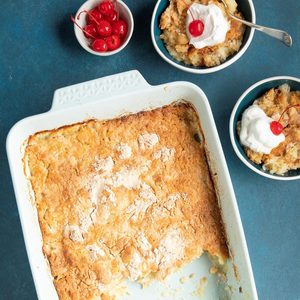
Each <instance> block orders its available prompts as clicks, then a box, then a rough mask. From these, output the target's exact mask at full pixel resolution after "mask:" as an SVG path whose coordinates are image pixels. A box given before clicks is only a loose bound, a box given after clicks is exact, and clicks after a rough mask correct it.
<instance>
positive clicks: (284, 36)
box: [219, 0, 293, 47]
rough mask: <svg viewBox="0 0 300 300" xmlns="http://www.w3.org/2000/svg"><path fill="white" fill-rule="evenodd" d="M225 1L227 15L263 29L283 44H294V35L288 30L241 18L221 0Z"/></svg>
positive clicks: (255, 27)
mask: <svg viewBox="0 0 300 300" xmlns="http://www.w3.org/2000/svg"><path fill="white" fill-rule="evenodd" d="M219 1H221V2H222V3H223V5H224V7H225V10H226V13H227V15H228V16H229V17H230V18H232V19H234V20H236V21H238V22H241V23H243V24H245V25H247V26H249V27H252V28H254V29H256V30H258V31H261V32H263V33H265V34H267V35H269V36H271V37H273V38H275V39H278V40H280V41H281V42H282V43H283V44H285V45H286V46H288V47H291V46H292V44H293V40H292V37H291V36H290V35H289V34H288V33H287V32H286V31H283V30H279V29H275V28H270V27H266V26H261V25H257V24H255V23H251V22H248V21H246V20H243V19H240V18H238V17H236V16H235V15H233V14H232V13H231V12H230V11H229V8H228V5H227V3H226V1H225V0H219Z"/></svg>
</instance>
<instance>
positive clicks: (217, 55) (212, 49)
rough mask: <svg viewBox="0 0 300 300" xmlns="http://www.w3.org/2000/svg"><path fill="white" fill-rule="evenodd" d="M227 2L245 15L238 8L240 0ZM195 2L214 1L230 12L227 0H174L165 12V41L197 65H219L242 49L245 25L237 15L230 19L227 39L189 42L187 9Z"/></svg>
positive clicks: (182, 58)
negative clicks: (205, 43)
mask: <svg viewBox="0 0 300 300" xmlns="http://www.w3.org/2000/svg"><path fill="white" fill-rule="evenodd" d="M227 2H228V6H229V7H230V10H231V12H232V13H233V14H235V15H236V16H237V17H240V18H242V15H241V14H240V13H239V12H238V11H237V10H236V7H237V5H236V2H235V1H234V0H227ZM192 3H201V4H204V5H207V4H209V3H213V4H215V5H218V6H219V7H220V8H221V9H222V11H223V12H224V15H226V12H225V9H224V6H223V4H221V3H220V2H219V1H217V0H209V1H208V0H193V1H191V0H186V1H183V0H170V5H169V6H168V8H167V9H166V10H165V11H164V12H163V14H162V16H161V19H160V28H161V29H162V31H163V33H162V34H161V38H162V40H163V41H164V42H165V44H166V47H167V49H168V51H169V53H170V54H171V55H172V56H173V57H174V58H175V59H177V60H178V61H183V62H184V63H186V64H188V65H193V66H195V67H199V66H205V67H213V66H217V65H219V64H221V63H222V62H224V61H225V60H226V59H227V58H228V57H229V56H230V55H232V54H234V53H236V52H237V51H238V50H239V49H240V47H241V45H242V40H243V35H244V31H245V26H244V25H243V24H242V23H240V22H237V21H235V20H233V19H228V22H229V23H230V30H229V31H228V32H227V35H226V39H225V41H224V42H223V43H220V44H218V45H215V46H209V47H204V48H202V49H196V48H195V47H194V46H193V45H189V39H188V36H187V34H186V15H187V9H188V6H190V5H191V4H192Z"/></svg>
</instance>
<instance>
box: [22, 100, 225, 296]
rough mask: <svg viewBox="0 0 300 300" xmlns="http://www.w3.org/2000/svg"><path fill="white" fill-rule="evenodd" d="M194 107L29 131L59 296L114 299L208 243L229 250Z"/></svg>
mask: <svg viewBox="0 0 300 300" xmlns="http://www.w3.org/2000/svg"><path fill="white" fill-rule="evenodd" d="M204 144H205V142H204V137H203V135H202V131H201V128H200V125H199V120H198V117H197V115H196V112H195V110H194V108H193V107H192V106H191V105H189V104H187V103H182V102H181V103H175V104H172V105H168V106H165V107H162V108H158V109H154V110H151V111H144V112H140V113H137V114H132V115H128V116H124V117H120V118H117V119H113V120H106V121H100V120H89V121H86V122H84V123H80V124H74V125H70V126H65V127H62V128H59V129H56V130H51V131H44V132H39V133H36V134H34V135H32V136H31V137H30V138H29V141H28V145H27V147H26V150H25V156H24V163H25V164H26V165H27V170H28V171H27V176H28V178H29V179H30V182H31V185H32V189H33V191H34V195H35V205H36V207H37V212H38V219H39V223H40V227H41V231H42V237H43V252H44V254H45V256H46V258H47V259H48V261H49V264H50V268H51V273H52V276H53V281H54V284H55V287H56V290H57V293H58V295H59V298H60V299H115V297H116V292H117V287H118V286H119V285H120V283H122V282H123V281H124V280H126V279H129V280H131V281H136V280H142V279H144V278H145V277H151V278H154V279H158V280H163V279H165V278H166V277H167V276H168V275H170V274H171V273H172V272H174V271H175V270H177V269H178V268H180V267H181V266H183V265H185V264H187V263H189V262H191V261H192V260H193V259H195V258H197V257H199V256H201V254H202V253H203V252H204V251H207V252H208V253H209V254H210V255H212V256H214V257H215V258H217V259H218V260H219V262H220V263H223V262H224V261H225V260H226V258H227V257H228V249H227V245H226V239H225V235H224V232H223V226H222V221H221V217H220V211H219V208H218V203H217V198H216V193H215V189H214V185H213V182H212V180H211V177H210V172H209V167H208V164H207V160H206V155H205V145H204Z"/></svg>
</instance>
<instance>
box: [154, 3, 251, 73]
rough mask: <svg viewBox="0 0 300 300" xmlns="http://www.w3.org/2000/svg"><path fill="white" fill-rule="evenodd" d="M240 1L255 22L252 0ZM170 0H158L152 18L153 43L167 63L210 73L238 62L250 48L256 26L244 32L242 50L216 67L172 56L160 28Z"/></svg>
mask: <svg viewBox="0 0 300 300" xmlns="http://www.w3.org/2000/svg"><path fill="white" fill-rule="evenodd" d="M237 2H238V9H239V10H240V11H241V12H242V14H243V15H244V17H245V18H246V20H248V21H250V22H253V23H255V21H256V16H255V9H254V5H253V2H252V0H239V1H237ZM168 5H169V0H158V1H157V3H156V5H155V8H154V11H153V14H152V20H151V38H152V43H153V46H154V48H155V50H156V51H157V53H158V54H159V55H160V56H161V57H162V59H164V60H165V61H166V62H167V63H169V64H170V65H172V66H174V67H175V68H178V69H180V70H182V71H186V72H189V73H194V74H208V73H213V72H217V71H220V70H222V69H224V68H226V67H228V66H230V65H231V64H233V63H234V62H236V61H237V60H238V59H239V58H240V57H241V56H242V55H243V54H244V53H245V52H246V50H247V49H248V47H249V45H250V43H251V41H252V39H253V35H254V28H250V27H247V28H246V31H245V33H244V39H243V43H242V46H241V48H240V50H239V51H238V52H237V53H235V54H234V55H232V56H230V57H228V58H227V60H225V62H223V63H221V64H220V65H218V66H215V67H194V66H191V65H187V64H185V63H183V62H179V61H177V60H176V59H175V58H174V57H172V56H171V55H170V53H169V51H168V50H167V48H166V46H165V44H164V43H163V41H162V40H161V38H160V35H161V29H160V28H159V22H160V16H161V14H162V13H163V12H164V10H165V9H166V8H167V7H168Z"/></svg>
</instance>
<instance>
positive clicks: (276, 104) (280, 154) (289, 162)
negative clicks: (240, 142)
mask: <svg viewBox="0 0 300 300" xmlns="http://www.w3.org/2000/svg"><path fill="white" fill-rule="evenodd" d="M256 103H257V105H258V106H259V107H260V108H261V109H262V110H264V112H265V113H266V115H267V116H268V117H270V118H273V119H274V120H276V121H278V119H279V118H280V115H281V114H282V113H283V112H284V110H285V109H286V108H288V107H290V106H293V105H300V91H290V87H289V86H288V85H287V84H284V85H282V86H280V87H278V88H275V89H270V90H268V91H267V92H266V93H265V94H264V95H263V96H262V97H260V98H259V99H257V101H256ZM280 122H281V123H282V125H283V126H284V130H283V133H284V135H285V140H284V141H283V142H282V143H281V144H279V145H278V147H276V148H274V149H273V150H272V151H271V153H270V154H263V153H257V152H254V151H253V150H251V149H249V148H247V147H246V148H245V152H246V154H247V156H248V157H249V158H250V159H251V160H252V161H253V162H255V163H257V164H262V165H263V167H264V168H265V169H267V170H268V171H270V172H271V173H276V174H279V175H283V174H284V173H286V172H287V171H289V170H296V169H299V168H300V107H293V108H291V109H289V110H288V111H287V112H286V113H285V114H284V116H283V118H282V119H281V121H280Z"/></svg>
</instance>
